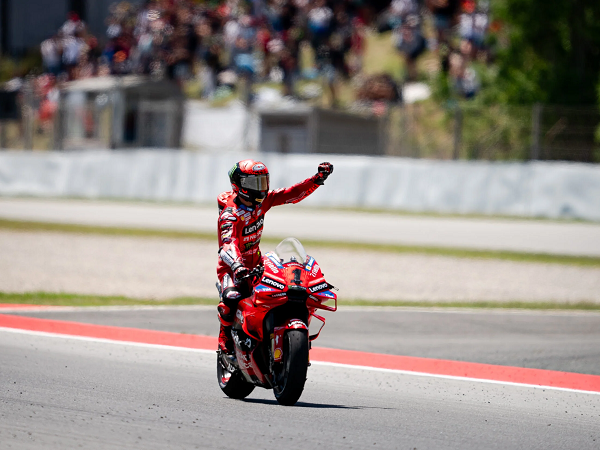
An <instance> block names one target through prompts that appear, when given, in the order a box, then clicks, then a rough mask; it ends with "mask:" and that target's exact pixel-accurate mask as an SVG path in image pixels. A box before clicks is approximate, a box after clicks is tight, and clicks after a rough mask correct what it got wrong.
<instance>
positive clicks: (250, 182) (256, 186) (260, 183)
mask: <svg viewBox="0 0 600 450" xmlns="http://www.w3.org/2000/svg"><path fill="white" fill-rule="evenodd" d="M240 184H241V185H242V187H243V188H244V189H251V190H253V191H268V190H269V175H250V176H247V177H243V178H242V179H241V180H240Z"/></svg>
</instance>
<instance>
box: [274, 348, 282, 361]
mask: <svg viewBox="0 0 600 450" xmlns="http://www.w3.org/2000/svg"><path fill="white" fill-rule="evenodd" d="M281 353H282V352H281V350H279V349H276V350H275V354H274V355H273V357H274V358H275V359H280V358H281Z"/></svg>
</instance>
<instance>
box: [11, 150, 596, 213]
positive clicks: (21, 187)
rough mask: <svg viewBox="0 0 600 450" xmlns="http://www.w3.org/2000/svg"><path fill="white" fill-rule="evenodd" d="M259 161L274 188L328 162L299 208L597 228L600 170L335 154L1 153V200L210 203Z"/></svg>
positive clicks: (545, 164) (550, 164)
mask: <svg viewBox="0 0 600 450" xmlns="http://www.w3.org/2000/svg"><path fill="white" fill-rule="evenodd" d="M250 156H252V157H254V158H256V159H261V160H262V161H263V162H264V163H266V164H267V166H268V167H269V170H270V172H271V184H272V187H273V188H276V187H281V186H289V185H290V184H293V183H295V182H297V181H299V180H302V179H304V178H306V177H308V176H310V175H312V174H314V173H315V170H316V167H317V165H318V163H320V162H321V161H326V160H329V161H330V162H332V163H333V164H334V165H335V173H334V174H333V175H332V176H331V178H330V179H329V180H328V181H327V190H319V191H318V192H317V194H315V195H313V196H311V197H309V198H308V199H307V200H306V202H305V204H306V205H313V206H339V207H366V208H381V209H398V210H406V211H419V212H443V213H461V214H462V213H464V214H496V215H511V216H524V217H548V218H576V219H585V220H594V221H600V166H598V165H591V164H582V163H556V162H531V163H490V162H466V161H432V160H415V159H404V158H380V157H364V156H340V155H278V154H261V155H258V154H253V155H252V154H241V153H221V154H205V153H196V152H187V151H176V150H174V151H161V150H158V151H150V150H138V151H122V152H110V151H105V150H99V151H84V152H73V153H71V152H63V153H59V152H49V153H45V152H44V153H36V152H21V151H11V152H2V153H0V195H5V196H10V195H15V196H16V195H28V196H41V197H44V196H47V197H83V198H119V199H145V200H158V201H161V200H164V201H167V200H168V201H191V202H207V203H212V202H214V201H215V198H216V195H217V194H218V193H219V192H221V191H223V190H227V189H228V188H229V184H228V178H227V172H228V170H229V168H230V167H231V166H232V165H233V163H234V162H236V161H238V160H240V159H244V158H247V157H250Z"/></svg>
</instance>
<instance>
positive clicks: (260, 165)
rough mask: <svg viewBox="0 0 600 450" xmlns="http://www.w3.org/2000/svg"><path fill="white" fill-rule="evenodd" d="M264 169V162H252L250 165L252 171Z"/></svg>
mask: <svg viewBox="0 0 600 450" xmlns="http://www.w3.org/2000/svg"><path fill="white" fill-rule="evenodd" d="M265 169H266V167H265V165H264V164H262V163H258V164H254V165H253V166H252V170H253V171H254V172H260V171H262V170H265Z"/></svg>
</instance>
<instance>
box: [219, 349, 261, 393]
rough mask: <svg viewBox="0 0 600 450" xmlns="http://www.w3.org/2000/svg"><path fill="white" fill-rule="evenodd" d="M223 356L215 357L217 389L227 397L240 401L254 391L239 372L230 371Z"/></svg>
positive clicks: (252, 386)
mask: <svg viewBox="0 0 600 450" xmlns="http://www.w3.org/2000/svg"><path fill="white" fill-rule="evenodd" d="M224 357H225V356H223V355H221V354H218V355H217V381H218V382H219V387H220V388H221V390H222V391H223V393H224V394H225V395H226V396H227V397H231V398H235V399H238V400H241V399H243V398H246V397H247V396H248V395H250V393H251V392H252V391H253V390H254V385H253V384H252V383H248V381H247V380H246V379H245V378H244V375H242V372H240V371H239V370H233V371H230V370H229V369H228V366H227V364H226V363H225V362H223V359H222V358H224Z"/></svg>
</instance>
